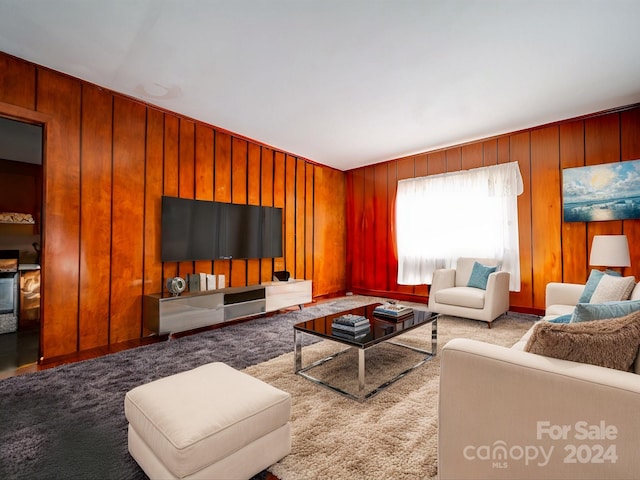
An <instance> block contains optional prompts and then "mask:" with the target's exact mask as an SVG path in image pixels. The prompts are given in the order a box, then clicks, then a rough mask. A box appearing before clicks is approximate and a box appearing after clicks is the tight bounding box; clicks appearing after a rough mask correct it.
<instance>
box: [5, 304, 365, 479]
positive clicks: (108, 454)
mask: <svg viewBox="0 0 640 480" xmlns="http://www.w3.org/2000/svg"><path fill="white" fill-rule="evenodd" d="M363 300H365V298H364V297H353V298H345V299H339V300H336V301H333V302H327V303H322V304H318V305H315V306H312V307H308V308H305V309H303V310H301V311H290V312H285V313H281V314H277V315H273V316H269V317H264V318H258V319H255V320H251V321H248V322H245V323H242V324H237V325H231V326H228V327H224V328H221V329H217V330H210V331H207V332H203V333H198V334H195V335H190V336H185V337H181V338H177V339H172V340H170V341H167V342H162V343H156V344H152V345H148V346H144V347H139V348H135V349H131V350H126V351H123V352H119V353H115V354H111V355H106V356H103V357H99V358H96V359H93V360H87V361H83V362H78V363H74V364H68V365H64V366H61V367H57V368H53V369H50V370H44V371H41V372H37V373H32V374H26V375H21V376H17V377H12V378H8V379H6V380H2V381H0V398H1V399H2V400H1V406H0V478H3V479H34V480H35V479H65V480H66V479H82V480H87V479H145V478H146V475H145V474H144V472H143V471H142V470H141V469H140V468H139V467H138V465H137V464H136V463H135V461H134V460H133V459H132V458H131V457H130V455H129V453H128V451H127V421H126V419H125V417H124V395H125V393H126V392H127V391H129V390H131V389H132V388H134V387H135V386H137V385H141V384H143V383H147V382H150V381H152V380H156V379H158V378H162V377H166V376H168V375H172V374H174V373H178V372H182V371H185V370H189V369H192V368H195V367H197V366H199V365H203V364H206V363H210V362H216V361H221V362H225V363H227V364H229V365H231V366H233V367H235V368H237V369H243V368H246V367H248V366H250V365H255V364H258V363H261V362H264V361H266V360H269V359H271V358H274V357H277V356H279V355H282V354H283V353H287V352H290V351H291V350H292V349H293V329H292V325H293V324H294V323H298V322H302V321H304V320H309V319H311V318H314V317H317V316H321V315H325V314H329V313H332V312H336V311H340V310H344V309H348V308H352V307H356V306H358V305H360V304H362V301H363ZM305 337H306V338H307V339H308V342H309V343H311V342H312V340H311V337H310V336H308V335H307V336H305ZM292 368H293V367H292Z"/></svg>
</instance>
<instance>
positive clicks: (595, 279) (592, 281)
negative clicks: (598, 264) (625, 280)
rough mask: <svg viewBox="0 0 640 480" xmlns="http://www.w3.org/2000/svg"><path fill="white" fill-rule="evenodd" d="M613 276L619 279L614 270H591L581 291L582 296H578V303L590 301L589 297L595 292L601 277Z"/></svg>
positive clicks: (617, 273) (618, 274)
mask: <svg viewBox="0 0 640 480" xmlns="http://www.w3.org/2000/svg"><path fill="white" fill-rule="evenodd" d="M605 274H606V275H613V276H614V277H620V276H621V275H620V273H619V272H616V271H615V270H606V271H604V272H601V271H600V270H595V269H594V270H591V273H590V274H589V278H588V279H587V284H586V285H585V286H584V290H583V291H582V295H580V299H579V300H578V303H589V301H590V300H591V296H592V295H593V292H595V290H596V287H597V286H598V283H600V279H601V278H602V277H603V275H605Z"/></svg>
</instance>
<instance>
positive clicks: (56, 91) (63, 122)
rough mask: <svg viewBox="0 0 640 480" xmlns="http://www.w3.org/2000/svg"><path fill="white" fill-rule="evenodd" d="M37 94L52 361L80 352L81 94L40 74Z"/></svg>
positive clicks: (47, 344) (47, 345)
mask: <svg viewBox="0 0 640 480" xmlns="http://www.w3.org/2000/svg"><path fill="white" fill-rule="evenodd" d="M37 95H38V101H37V105H38V110H39V111H40V112H42V113H46V114H49V115H51V116H52V118H53V119H52V121H50V122H49V123H48V124H47V129H48V133H47V138H48V142H47V144H46V146H45V148H46V153H45V165H44V193H45V195H44V205H43V239H42V240H43V241H42V247H43V257H42V258H43V262H44V265H45V268H44V269H43V271H42V286H41V292H42V299H41V305H42V310H41V311H42V322H41V323H42V333H41V339H42V342H41V345H40V347H41V351H42V352H43V355H46V354H48V355H52V356H55V355H64V354H65V353H69V352H74V351H76V350H77V348H78V288H79V264H80V114H81V96H82V91H81V85H80V83H79V82H77V81H75V80H72V79H70V78H68V77H66V76H63V75H58V74H56V73H52V72H50V71H48V70H44V69H39V70H38V92H37ZM61 290H62V291H63V292H64V294H63V293H61Z"/></svg>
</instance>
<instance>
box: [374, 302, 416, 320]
mask: <svg viewBox="0 0 640 480" xmlns="http://www.w3.org/2000/svg"><path fill="white" fill-rule="evenodd" d="M373 314H374V315H375V316H376V317H382V318H386V319H391V320H399V319H402V318H406V317H408V316H409V315H412V314H413V308H410V307H406V306H404V305H400V304H399V303H393V302H387V303H384V304H382V305H378V306H377V307H376V308H375V309H374V310H373Z"/></svg>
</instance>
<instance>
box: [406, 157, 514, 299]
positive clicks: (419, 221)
mask: <svg viewBox="0 0 640 480" xmlns="http://www.w3.org/2000/svg"><path fill="white" fill-rule="evenodd" d="M522 191H523V185H522V176H521V175H520V169H519V168H518V163H517V162H511V163H506V164H501V165H495V166H491V167H482V168H475V169H472V170H464V171H460V172H452V173H445V174H441V175H431V176H428V177H420V178H410V179H407V180H401V181H399V182H398V192H397V196H396V235H397V238H396V240H397V245H398V283H400V284H404V285H420V284H430V283H431V281H432V276H433V271H434V270H435V269H438V268H452V267H455V262H456V260H457V259H458V258H459V257H484V258H497V259H500V261H501V262H502V265H501V270H504V271H508V272H509V273H510V274H511V280H510V285H509V288H510V290H512V291H520V249H519V243H518V202H517V195H520V194H521V193H522Z"/></svg>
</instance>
